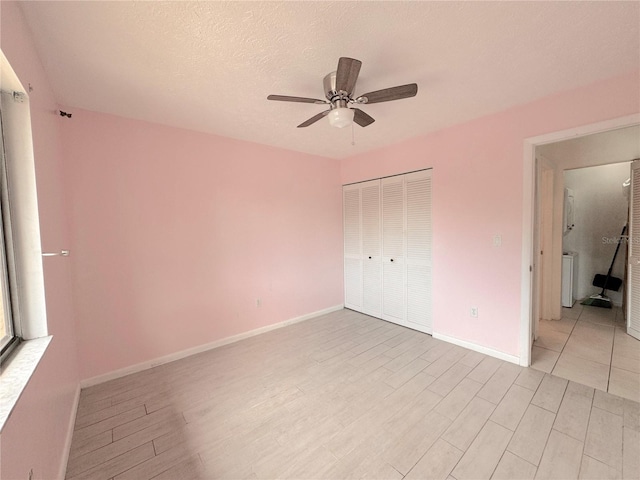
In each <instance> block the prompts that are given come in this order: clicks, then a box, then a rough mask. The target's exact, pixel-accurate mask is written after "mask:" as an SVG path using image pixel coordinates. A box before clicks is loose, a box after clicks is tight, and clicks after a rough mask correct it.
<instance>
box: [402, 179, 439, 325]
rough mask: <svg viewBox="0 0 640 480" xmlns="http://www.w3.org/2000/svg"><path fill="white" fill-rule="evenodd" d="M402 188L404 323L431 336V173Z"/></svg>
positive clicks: (408, 180) (409, 182) (407, 182)
mask: <svg viewBox="0 0 640 480" xmlns="http://www.w3.org/2000/svg"><path fill="white" fill-rule="evenodd" d="M405 188H406V212H407V213H406V221H407V223H406V231H407V235H406V238H407V249H406V289H407V290H406V295H407V299H406V303H407V322H409V324H418V325H420V327H422V328H420V329H421V330H425V331H427V332H429V333H431V331H432V319H431V298H432V293H431V270H432V265H431V257H432V252H431V249H432V247H431V245H432V232H433V230H432V219H431V171H430V170H427V171H422V172H416V173H411V174H407V175H406V176H405Z"/></svg>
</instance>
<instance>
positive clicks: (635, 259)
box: [627, 161, 640, 339]
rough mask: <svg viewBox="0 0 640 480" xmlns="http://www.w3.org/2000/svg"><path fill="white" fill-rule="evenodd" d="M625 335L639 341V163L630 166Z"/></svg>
mask: <svg viewBox="0 0 640 480" xmlns="http://www.w3.org/2000/svg"><path fill="white" fill-rule="evenodd" d="M630 203H631V211H630V217H629V220H630V221H629V272H628V280H627V281H628V286H627V302H628V306H627V333H628V334H629V335H631V336H633V337H635V338H637V339H640V161H635V162H633V163H632V164H631V202H630Z"/></svg>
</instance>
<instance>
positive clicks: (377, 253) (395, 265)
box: [343, 170, 432, 333]
mask: <svg viewBox="0 0 640 480" xmlns="http://www.w3.org/2000/svg"><path fill="white" fill-rule="evenodd" d="M343 215H344V288H345V307H347V308H350V309H352V310H356V311H358V312H362V313H365V314H367V315H371V316H374V317H378V318H382V319H384V320H388V321H391V322H394V323H397V324H399V325H403V326H406V327H409V328H413V329H416V330H420V331H422V332H426V333H432V320H431V270H432V266H431V244H432V222H431V170H422V171H419V172H413V173H407V174H404V175H396V176H393V177H387V178H381V179H378V180H371V181H368V182H362V183H355V184H351V185H345V186H344V187H343Z"/></svg>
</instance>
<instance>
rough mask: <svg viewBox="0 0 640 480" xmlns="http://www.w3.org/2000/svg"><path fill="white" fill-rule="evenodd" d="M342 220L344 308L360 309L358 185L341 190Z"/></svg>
mask: <svg viewBox="0 0 640 480" xmlns="http://www.w3.org/2000/svg"><path fill="white" fill-rule="evenodd" d="M342 200H343V202H342V205H343V219H344V306H345V307H347V308H352V309H354V310H358V311H360V310H361V309H362V226H361V215H360V212H361V207H360V185H357V184H356V185H346V186H344V187H343V189H342Z"/></svg>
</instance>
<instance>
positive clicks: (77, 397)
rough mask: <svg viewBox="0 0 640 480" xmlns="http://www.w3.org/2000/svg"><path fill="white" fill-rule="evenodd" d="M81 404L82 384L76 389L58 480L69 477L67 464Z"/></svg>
mask: <svg viewBox="0 0 640 480" xmlns="http://www.w3.org/2000/svg"><path fill="white" fill-rule="evenodd" d="M79 403H80V384H78V385H77V387H76V393H75V395H74V396H73V407H72V408H71V416H70V417H69V425H68V426H67V438H66V439H65V441H64V448H63V450H62V462H61V463H60V470H59V471H58V477H57V478H58V479H60V480H64V478H65V477H66V475H67V464H68V463H69V454H70V453H71V440H72V439H73V430H74V428H75V425H76V414H77V413H78V404H79Z"/></svg>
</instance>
